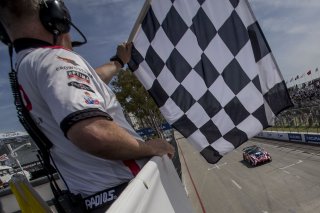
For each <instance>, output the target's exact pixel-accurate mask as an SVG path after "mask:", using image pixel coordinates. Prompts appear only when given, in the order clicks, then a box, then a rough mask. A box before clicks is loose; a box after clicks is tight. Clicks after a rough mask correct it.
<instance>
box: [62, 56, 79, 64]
mask: <svg viewBox="0 0 320 213" xmlns="http://www.w3.org/2000/svg"><path fill="white" fill-rule="evenodd" d="M57 59H59V60H61V61H64V62H67V63H69V64H72V65H74V66H79V64H77V62H75V61H74V60H72V59H70V58H64V57H61V56H57Z"/></svg>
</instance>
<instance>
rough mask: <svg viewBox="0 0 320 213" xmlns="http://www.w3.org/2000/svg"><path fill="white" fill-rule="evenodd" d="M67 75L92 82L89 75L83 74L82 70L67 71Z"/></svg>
mask: <svg viewBox="0 0 320 213" xmlns="http://www.w3.org/2000/svg"><path fill="white" fill-rule="evenodd" d="M67 76H68V78H69V79H70V78H73V79H77V80H79V81H84V82H86V83H90V79H89V76H87V75H86V74H83V73H81V72H78V71H75V70H69V71H67Z"/></svg>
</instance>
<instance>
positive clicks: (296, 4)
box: [250, 0, 320, 79]
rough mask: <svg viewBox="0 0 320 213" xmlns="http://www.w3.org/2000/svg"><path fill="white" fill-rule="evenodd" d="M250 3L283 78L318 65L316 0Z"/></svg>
mask: <svg viewBox="0 0 320 213" xmlns="http://www.w3.org/2000/svg"><path fill="white" fill-rule="evenodd" d="M250 3H251V6H252V8H253V11H254V13H255V15H256V17H257V19H258V21H259V23H260V25H261V27H262V29H263V31H264V34H265V35H266V38H267V40H268V42H269V44H270V46H271V49H272V51H273V53H274V55H275V58H276V60H277V62H278V64H279V66H280V68H281V72H282V74H283V75H284V78H285V79H291V77H293V76H296V75H297V74H301V73H303V72H306V71H307V70H309V69H314V68H316V67H318V66H319V65H320V63H319V58H320V51H319V49H320V42H319V36H320V21H319V19H318V18H316V17H318V16H319V10H320V1H319V0H305V1H300V0H267V1H265V0H250ZM319 67H320V66H319Z"/></svg>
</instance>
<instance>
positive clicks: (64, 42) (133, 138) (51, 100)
mask: <svg viewBox="0 0 320 213" xmlns="http://www.w3.org/2000/svg"><path fill="white" fill-rule="evenodd" d="M39 14H40V16H39ZM56 16H58V17H56ZM39 17H40V18H39ZM0 21H1V23H2V24H3V26H4V28H5V29H6V32H7V33H8V35H9V37H10V40H11V41H13V45H14V48H15V51H16V53H17V61H16V62H17V63H16V69H17V72H18V81H19V85H20V86H19V87H20V93H21V94H22V97H23V101H24V104H25V106H26V108H27V109H28V111H29V113H30V114H31V117H32V118H33V120H34V121H35V123H36V124H37V126H38V127H39V129H40V130H41V131H42V132H43V133H44V134H45V135H46V136H47V138H49V139H50V141H51V142H52V143H53V147H52V148H51V153H52V156H53V160H54V162H55V164H56V166H57V169H58V170H59V171H60V173H61V175H62V177H63V178H64V179H65V181H66V184H67V185H68V188H69V189H70V191H71V192H72V193H74V194H78V193H80V194H81V195H82V197H87V196H90V195H94V194H95V193H97V192H100V191H102V190H105V189H108V188H111V187H116V186H118V185H121V184H123V183H126V182H128V181H130V180H131V179H132V178H133V177H134V176H135V175H136V174H137V173H138V172H139V171H140V169H141V168H142V167H143V165H144V164H145V163H146V162H147V160H148V159H149V158H150V157H151V156H162V155H165V154H168V155H169V157H172V156H173V154H174V148H173V147H172V146H171V145H170V144H168V143H167V142H166V141H165V140H162V139H153V140H149V141H146V142H144V141H143V140H142V138H141V137H140V136H139V135H138V134H137V133H136V132H135V131H134V130H133V128H132V127H131V126H130V125H129V124H128V122H127V121H126V119H125V117H124V115H123V112H122V108H121V106H120V104H119V102H118V101H117V100H116V97H115V95H114V93H113V92H112V91H111V89H110V88H109V87H108V86H107V83H108V82H109V81H110V80H111V79H112V77H113V76H114V75H115V74H117V73H118V71H119V70H120V69H121V68H122V67H123V65H124V64H126V63H127V62H128V61H129V60H130V57H131V44H130V43H123V44H121V45H119V46H118V48H117V53H116V56H115V57H114V58H113V59H112V60H111V62H109V63H107V64H104V65H102V66H100V67H98V68H96V69H93V68H92V67H91V66H90V65H89V63H88V62H86V61H85V60H84V59H83V58H82V57H81V56H79V55H78V54H77V53H75V52H73V51H72V43H71V39H70V35H69V30H70V23H71V18H70V15H69V12H68V10H67V8H66V7H65V5H64V3H63V2H62V1H60V0H47V1H43V0H0ZM31 29H32V30H31ZM88 205H92V203H91V204H90V203H88V204H87V207H88Z"/></svg>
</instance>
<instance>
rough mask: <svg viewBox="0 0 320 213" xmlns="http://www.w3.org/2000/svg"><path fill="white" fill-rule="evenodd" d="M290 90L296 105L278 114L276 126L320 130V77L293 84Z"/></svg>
mask: <svg viewBox="0 0 320 213" xmlns="http://www.w3.org/2000/svg"><path fill="white" fill-rule="evenodd" d="M288 91H289V94H290V97H291V99H292V102H293V104H294V106H293V107H292V108H290V109H288V110H285V111H283V112H282V113H280V115H278V116H277V118H276V121H275V128H288V130H289V131H291V130H292V131H306V132H310V131H312V132H319V131H320V78H316V79H313V80H311V81H308V82H304V83H301V84H297V85H295V86H292V87H290V88H288ZM291 128H292V129H291Z"/></svg>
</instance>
